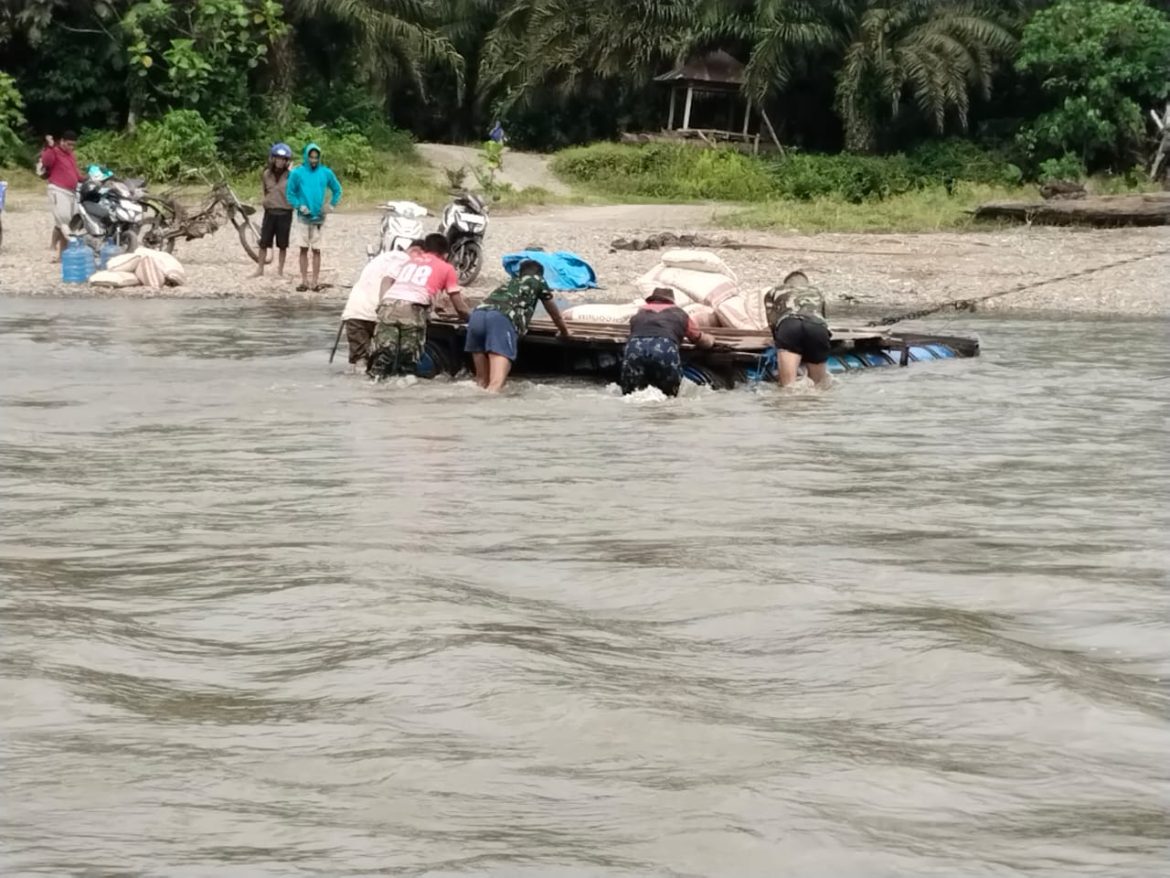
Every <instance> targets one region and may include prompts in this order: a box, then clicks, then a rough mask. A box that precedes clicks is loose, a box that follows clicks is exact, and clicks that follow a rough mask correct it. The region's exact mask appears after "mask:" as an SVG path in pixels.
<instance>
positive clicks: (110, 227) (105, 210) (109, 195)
mask: <svg viewBox="0 0 1170 878" xmlns="http://www.w3.org/2000/svg"><path fill="white" fill-rule="evenodd" d="M144 186H145V181H143V180H138V179H132V180H117V179H114V178H113V177H112V176H109V175H108V174H107V173H104V172H101V171H93V170H91V172H90V175H89V178H88V179H87V180H85V182H83V183H81V184H79V185H78V187H77V209H76V211H75V212H74V214H73V219H72V220H70V223H69V228H70V230H71V231H72V232H73V233H74V234H77V235H83V236H84V237H85V243H86V244H87V245H89V247H90V249H92V250H93V251H94V252H95V253H97V252H98V251H99V250H101V247H102V244H104V243H105V242H106V241H113V242H114V244H115V245H117V246H118V247H121V248H122V249H123V250H125V251H126V252H132V251H133V250H136V249H137V248H138V238H139V233H140V230H141V227H142V223H143V218H144V217H145V214H146V209H145V208H144V207H143V206H142V203H141V202H142V198H143V196H144V195H145V188H144Z"/></svg>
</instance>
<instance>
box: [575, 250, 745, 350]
mask: <svg viewBox="0 0 1170 878" xmlns="http://www.w3.org/2000/svg"><path fill="white" fill-rule="evenodd" d="M738 284H739V280H738V278H736V276H735V272H733V271H732V270H731V269H730V268H729V267H728V265H727V263H726V262H724V261H723V260H722V259H720V258H719V257H718V256H716V255H715V254H714V253H712V252H710V251H709V250H667V251H666V252H665V253H663V254H662V261H661V262H659V263H658V264H657V265H656V266H654V267H653V268H652V269H650V270H649V271H648V272H646V273H645V274H644V275H642V276H641V277H640V278H638V279H637V280H636V281H634V286H635V287H637V289H638V293H639V294H640V295H639V298H638V299H635V300H634V302H633V303H632V304H629V305H577V306H576V307H574V308H569V309H567V310H566V311H565V312H564V316H565V319H566V320H576V321H583V322H589V323H628V322H629V319H630V318H631V317H633V316H634V314H635V313H636V312H637V310H638V308H639V306H640V305H641V304H642V301H643V300H644V299H645V298H646V296H649V295H650V294H651V293H652V292H654V290H655V289H656V288H658V287H668V288H669V289H671V290H672V291H673V292H674V301H675V303H676V304H677V305H678V306H679V307H680V308H682V309H683V310H684V311H686V312H687V314H688V315H689V316H690V318H691V319H692V320H694V321H695V324H696V325H698V326H699V328H700V329H711V328H718V327H728V328H731V329H746V330H755V331H757V332H761V331H767V329H768V317H767V312H766V311H765V309H764V293H765V291H764V290H760V291H758V292H750V293H749V292H740V291H739V286H738Z"/></svg>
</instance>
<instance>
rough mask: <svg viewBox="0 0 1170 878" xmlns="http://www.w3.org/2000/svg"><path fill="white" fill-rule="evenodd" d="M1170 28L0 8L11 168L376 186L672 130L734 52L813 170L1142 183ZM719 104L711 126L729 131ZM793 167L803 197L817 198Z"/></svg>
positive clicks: (678, 9)
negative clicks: (269, 173)
mask: <svg viewBox="0 0 1170 878" xmlns="http://www.w3.org/2000/svg"><path fill="white" fill-rule="evenodd" d="M1168 10H1170V2H1155V0H1055V2H1046V0H185V2H183V3H174V2H170V0H20V2H5V3H4V4H3V5H0V67H2V68H3V70H2V72H0V146H2V147H3V150H4V155H5V157H6V158H9V157H12V156H15V155H18V154H19V153H21V152H22V150H21V149H19V148H18V146H17V140H18V139H23V141H24V142H25V143H27V144H31V143H35V142H36V141H37V140H39V138H40V136H41V135H43V134H44V133H47V132H54V133H59V132H60V131H61V130H62V129H64V128H66V127H72V128H78V129H88V130H90V131H92V132H95V133H94V134H91V135H89V136H88V137H87V144H88V147H89V151H90V152H91V153H92V152H94V151H96V148H97V147H99V146H100V147H101V148H103V149H106V150H109V151H110V154H112V155H115V156H117V157H118V158H120V159H121V160H122V161H123V162H124V163H127V164H133V165H135V166H136V169H138V170H143V171H147V172H152V173H158V172H161V171H163V169H164V168H165V169H167V170H168V172H169V171H170V170H173V169H175V168H181V167H183V166H185V165H186V164H188V163H190V162H193V161H201V160H203V158H204V157H206V155H207V154H208V150H209V143H210V144H211V147H210V148H211V149H213V150H214V152H216V153H217V154H218V155H220V156H221V157H225V158H227V159H229V160H233V159H235V160H240V161H243V160H245V159H246V160H247V161H249V162H254V161H255V157H256V154H257V153H258V152H261V153H262V152H263V150H264V148H265V147H266V145H267V144H268V143H271V142H272V141H273V140H275V139H283V140H287V141H289V142H293V143H294V145H299V144H300V142H301V141H302V140H303V139H304V138H306V137H310V136H311V137H313V138H315V139H318V140H321V141H327V142H328V145H327V149H328V150H329V152H330V153H331V154H332V161H333V162H334V163H335V164H336V163H341V165H342V168H340V169H339V170H345V172H346V173H347V174H349V175H351V176H357V177H361V176H362V175H364V174H366V173H368V172H369V170H370V167H371V163H372V155H373V150H374V149H385V148H398V149H402V148H403V147H404V146H405V144H406V143H407V142H408V141H407V138H404V136H403V135H402V133H401V132H402V131H403V130H406V131H409V132H411V133H412V134H413V135H414V136H416V137H418V138H426V139H471V140H480V139H482V138H483V136H484V134H485V133H486V131H487V130H488V129H489V128H490V127H491V125H492V123H493V121H495V120H496V119H499V120H501V121H503V123H504V126H505V128H506V130H507V131H508V134H509V137H510V139H511V142H512V143H513V145H516V146H524V147H533V148H540V149H552V148H559V147H562V146H567V145H571V144H574V143H582V142H587V141H593V140H601V139H608V138H612V137H614V136H615V135H617V134H619V133H620V132H622V131H624V130H645V129H653V128H657V127H660V126H661V125H662V124H663V122H664V121H665V106H666V91H665V89H664V88H662V87H661V86H659V85H656V84H654V83H653V78H654V77H655V76H656V75H658V74H660V73H662V72H664V71H666V70H668V69H670V68H671V67H673V66H675V65H677V64H678V63H680V62H681V61H683V60H685V59H687V58H689V57H693V56H696V55H700V54H703V53H706V52H708V51H711V50H714V49H722V50H725V51H727V52H728V53H730V54H731V55H733V56H735V57H737V58H739V59H740V60H741V61H743V62H744V63H745V64H746V82H745V84H744V89H743V92H744V97H745V98H747V99H750V100H751V101H753V102H754V103H755V104H757V105H759V106H763V107H765V108H766V109H767V110H768V112H769V114H770V116H771V118H773V119H774V120H775V122H776V126H777V128H778V130H779V134H780V137H781V139H782V140H783V141H784V142H785V143H786V144H789V145H794V146H796V147H798V148H800V149H803V150H806V151H830V152H833V151H838V150H841V149H845V150H847V151H849V152H854V153H862V154H866V153H878V152H885V153H904V152H906V151H908V150H911V151H912V150H915V149H917V148H918V146H919V145H920V144H924V143H931V142H933V141H936V140H938V139H939V138H940V137H951V138H953V137H955V136H956V135H958V136H962V137H966V138H968V139H970V140H972V141H976V142H980V143H981V145H983V146H986V147H991V148H993V149H1000V148H1006V149H1010V150H1014V153H1013V155H1012V156H1011V158H1012V159H1013V161H1014V162H1015V164H1016V165H1018V166H1019V167H1021V168H1023V170H1024V172H1025V173H1026V174H1028V175H1033V176H1034V175H1037V174H1038V173H1039V172H1040V169H1041V166H1042V165H1043V164H1044V163H1045V162H1048V165H1047V167H1048V168H1049V169H1052V168H1054V167H1056V166H1057V165H1059V166H1060V167H1062V168H1073V169H1074V170H1079V169H1080V168H1081V167H1082V166H1087V167H1088V168H1089V169H1094V168H1101V167H1111V168H1126V167H1129V166H1130V165H1132V164H1133V163H1134V162H1135V161H1137V160H1138V159H1139V158H1140V157H1141V155H1142V153H1143V151H1144V150H1145V149H1146V148H1147V147H1148V141H1149V137H1148V135H1149V133H1150V132H1149V129H1148V126H1147V123H1146V121H1145V117H1146V111H1147V110H1149V109H1151V108H1152V107H1153V106H1154V105H1155V104H1156V103H1157V102H1158V101H1159V100H1161V99H1162V98H1164V97H1165V95H1166V92H1167V83H1168V82H1170V15H1168ZM720 100H723V106H720V105H719V104H718V102H715V103H712V102H710V101H708V102H706V103H705V104H704V103H703V102H700V105H699V107H698V108H697V110H698V111H699V112H707V113H717V114H718V115H719V116H721V117H723V116H726V111H727V108H726V106H725V104H726V100H725V99H720ZM177 114H180V115H177ZM188 114H197V115H188ZM323 145H325V144H323ZM168 150H171V151H170V152H168ZM656 155H657V154H656ZM668 155H671V153H669V151H665V152H662V153H661V156H668ZM968 157H969V158H972V159H974V153H972V154H971V155H970V156H968ZM595 159H597V157H594V158H591V159H590V161H593V160H595ZM582 160H583V159H582ZM598 160H599V159H598ZM656 160H657V159H656ZM662 160H663V161H665V160H666V159H665V158H663V159H662ZM566 161H568V160H566ZM574 161H575V160H574ZM671 161H673V159H671ZM703 161H705V162H707V163H709V164H710V168H708V169H707V171H708V172H709V173H708V175H707V177H708V179H709V181H715V180H719V181H720V184H719V185H726V186H728V187H731V189H733V190H735V191H739V190H741V189H743V188H745V187H753V186H755V185H756V182H755V178H754V177H753V175H752V174H750V173H749V174H747V176H746V177H742V178H741V176H740V174H741V172H742V171H743V169H742V168H739V167H737V166H736V162H737V159H735V158H732V157H726V156H723V155H719V156H714V157H708V158H706V159H703ZM1054 162H1055V163H1057V164H1053V163H1054ZM570 163H571V162H570ZM1061 163H1063V164H1061ZM789 164H790V168H791V174H792V175H793V177H792V180H793V182H791V184H790V185H791V187H792V188H793V191H794V192H800V191H804V190H806V189H809V188H810V187H811V188H814V189H815V188H816V186H818V185H822V184H817V183H816V182H815V181H814V180H812V179H811V178H810V177H809V175H808V174H805V173H804V172H798V171H799V162H790V163H789ZM849 167H850V168H851V169H852V170H850V172H849V175H850V179H858V174H860V175H861V176H862V177H864V176H865V172H864V171H862V170H859V169H861V168H864V167H866V166H865V164H864V162H862V163H858V164H850V165H849ZM820 171H824V172H826V173H829V174H830V176H833V175H834V173H835V172H832V169H831V168H830V167H829V166H828V165H825V166H818V172H820ZM997 173H998V172H997ZM910 176H911V177H913V176H914V174H911V175H910ZM785 185H788V184H785ZM833 185H834V187H836V184H833ZM849 185H850V186H852V185H853V184H849ZM891 185H894V188H897V185H900V184H891ZM882 187H886V188H888V186H887V184H885V183H883V184H882V186H878V187H877V188H878V189H880V188H882ZM781 188H782V189H783V186H781ZM845 188H849V187H848V186H846V187H845ZM854 188H858V186H854ZM859 188H860V189H867V188H870V189H872V188H874V187H872V186H868V184H866V185H860V186H859ZM867 197H868V196H867Z"/></svg>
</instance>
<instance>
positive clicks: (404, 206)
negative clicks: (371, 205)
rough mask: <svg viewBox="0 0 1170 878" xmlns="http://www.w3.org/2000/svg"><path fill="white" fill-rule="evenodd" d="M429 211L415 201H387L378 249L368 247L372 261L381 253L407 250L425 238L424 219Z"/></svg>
mask: <svg viewBox="0 0 1170 878" xmlns="http://www.w3.org/2000/svg"><path fill="white" fill-rule="evenodd" d="M426 215H427V209H426V208H425V207H423V206H422V205H421V204H415V203H414V202H413V201H387V202H386V203H385V204H383V205H382V227H381V230H380V240H379V243H378V246H377V247H367V248H366V255H368V256H369V257H370V258H371V259H373V258H374V257H375V256H377V255H378V254H379V253H389V252H391V251H393V250H405V249H406V248H407V247H409V246H410V242H411V241H414V240H416V239H418V238H421V237H423V235H424V234H426V233H425V232H424V231H423V224H422V218H423V217H424V216H426Z"/></svg>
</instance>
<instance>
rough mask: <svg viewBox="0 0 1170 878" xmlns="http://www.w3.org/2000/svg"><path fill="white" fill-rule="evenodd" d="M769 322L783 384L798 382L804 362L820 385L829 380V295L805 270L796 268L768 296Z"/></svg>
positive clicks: (825, 383)
mask: <svg viewBox="0 0 1170 878" xmlns="http://www.w3.org/2000/svg"><path fill="white" fill-rule="evenodd" d="M764 307H765V309H766V310H767V313H768V324H769V325H770V326H771V327H772V337H773V338H774V339H775V341H776V350H777V364H778V368H777V370H776V378H777V380H778V381H779V382H780V386H781V387H788V386H789V385H790V384H792V383H793V382H795V381H796V374H797V371H798V370H799V368H800V365H801V363H803V364H804V367H805V370H806V371H807V372H808V377H809V378H810V379H811V380H812V381H813V383H814V384H816V385H817V386H824V385H827V384H828V381H829V370H828V369H827V368H826V366H825V363H826V362H827V361H828V359H829V339H830V337H831V336H832V333H831V332H830V331H829V322H828V321H827V320H826V319H825V297H824V296H823V295H821V293H820V291H819V290H817V288H816V287H814V286H811V285H810V284H809V282H808V277H807V276H806V275H805V274H804V272H802V271H794V272H792V273H791V274H789V275H788V277H786V278H784V283H783V284H781V285H780V286H778V287H773V288H772V289H770V290H769V291H768V293H767V295H766V296H765V297H764Z"/></svg>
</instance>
